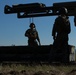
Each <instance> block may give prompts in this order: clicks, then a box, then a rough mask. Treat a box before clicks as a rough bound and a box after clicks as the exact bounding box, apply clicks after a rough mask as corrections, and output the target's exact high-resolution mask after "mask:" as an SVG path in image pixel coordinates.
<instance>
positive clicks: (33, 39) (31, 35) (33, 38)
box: [25, 28, 40, 46]
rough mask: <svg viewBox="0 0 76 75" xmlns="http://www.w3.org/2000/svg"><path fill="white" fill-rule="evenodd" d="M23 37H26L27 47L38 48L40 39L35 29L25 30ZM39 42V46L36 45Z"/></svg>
mask: <svg viewBox="0 0 76 75" xmlns="http://www.w3.org/2000/svg"><path fill="white" fill-rule="evenodd" d="M25 36H26V37H28V46H38V45H40V39H39V36H38V32H37V30H36V29H35V28H33V29H31V28H30V29H27V31H26V32H25ZM38 42H39V44H38Z"/></svg>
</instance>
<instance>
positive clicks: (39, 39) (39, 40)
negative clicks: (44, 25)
mask: <svg viewBox="0 0 76 75" xmlns="http://www.w3.org/2000/svg"><path fill="white" fill-rule="evenodd" d="M37 40H38V42H39V45H41V43H40V38H39V35H38V32H37Z"/></svg>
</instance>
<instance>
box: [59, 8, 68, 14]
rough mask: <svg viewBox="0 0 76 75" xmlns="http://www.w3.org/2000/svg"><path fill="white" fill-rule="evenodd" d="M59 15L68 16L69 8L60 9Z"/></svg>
mask: <svg viewBox="0 0 76 75" xmlns="http://www.w3.org/2000/svg"><path fill="white" fill-rule="evenodd" d="M59 13H60V14H67V13H68V11H67V8H65V7H62V8H60V9H59Z"/></svg>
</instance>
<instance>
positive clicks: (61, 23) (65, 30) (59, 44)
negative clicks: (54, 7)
mask: <svg viewBox="0 0 76 75" xmlns="http://www.w3.org/2000/svg"><path fill="white" fill-rule="evenodd" d="M59 13H60V15H59V16H58V17H57V18H56V19H55V22H54V26H53V30H52V36H53V39H54V42H53V49H54V53H57V52H62V53H63V55H62V56H63V58H64V59H62V60H64V61H68V58H69V57H68V56H69V55H68V54H69V46H68V40H69V37H68V34H69V33H70V32H71V28H70V22H69V17H68V16H67V9H66V8H64V7H63V8H61V9H60V10H59ZM64 53H65V54H64ZM62 56H60V57H62ZM67 57H68V58H67ZM59 60H60V59H59Z"/></svg>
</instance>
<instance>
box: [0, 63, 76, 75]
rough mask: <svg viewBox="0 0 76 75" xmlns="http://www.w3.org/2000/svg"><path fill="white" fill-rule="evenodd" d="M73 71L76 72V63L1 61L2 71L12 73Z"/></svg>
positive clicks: (44, 74) (45, 74)
mask: <svg viewBox="0 0 76 75" xmlns="http://www.w3.org/2000/svg"><path fill="white" fill-rule="evenodd" d="M72 72H74V73H76V65H50V64H19V63H18V64H17V63H16V64H15V63H12V64H9V63H8V64H3V63H0V73H10V75H17V74H18V75H66V74H67V75H72V74H70V73H72ZM14 73H16V74H14ZM73 75H74V74H73Z"/></svg>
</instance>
